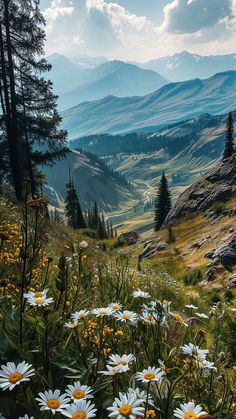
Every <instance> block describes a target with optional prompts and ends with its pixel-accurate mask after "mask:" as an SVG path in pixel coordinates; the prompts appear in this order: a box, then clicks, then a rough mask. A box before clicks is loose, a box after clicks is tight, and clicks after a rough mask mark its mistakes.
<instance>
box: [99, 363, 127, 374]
mask: <svg viewBox="0 0 236 419" xmlns="http://www.w3.org/2000/svg"><path fill="white" fill-rule="evenodd" d="M106 368H107V371H99V374H103V375H111V376H114V375H117V374H122V373H123V372H126V371H128V370H129V366H128V365H115V366H114V365H106Z"/></svg>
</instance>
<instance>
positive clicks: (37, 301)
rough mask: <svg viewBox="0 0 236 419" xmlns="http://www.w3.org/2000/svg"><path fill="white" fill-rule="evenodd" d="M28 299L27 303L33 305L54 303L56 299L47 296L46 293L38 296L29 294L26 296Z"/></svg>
mask: <svg viewBox="0 0 236 419" xmlns="http://www.w3.org/2000/svg"><path fill="white" fill-rule="evenodd" d="M26 300H27V303H28V304H30V305H31V306H48V305H49V304H52V303H53V301H54V300H53V298H51V297H50V298H47V297H46V295H45V296H42V297H38V298H36V297H33V296H29V297H26Z"/></svg>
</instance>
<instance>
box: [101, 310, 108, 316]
mask: <svg viewBox="0 0 236 419" xmlns="http://www.w3.org/2000/svg"><path fill="white" fill-rule="evenodd" d="M100 314H101V316H107V315H108V313H107V311H100Z"/></svg>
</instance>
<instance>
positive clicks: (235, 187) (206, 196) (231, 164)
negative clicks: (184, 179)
mask: <svg viewBox="0 0 236 419" xmlns="http://www.w3.org/2000/svg"><path fill="white" fill-rule="evenodd" d="M235 194H236V154H234V156H232V157H230V158H229V159H225V160H223V161H221V162H219V163H218V164H217V165H216V166H215V167H214V168H213V169H211V170H210V171H209V172H208V173H207V174H206V175H204V176H203V177H202V178H201V179H200V180H198V181H196V182H195V183H193V185H191V186H190V187H189V188H188V189H186V190H185V191H184V192H183V193H182V194H181V195H180V197H179V199H178V200H177V202H176V204H175V206H174V208H173V209H172V210H171V211H170V212H169V214H168V216H167V218H166V221H165V223H170V222H173V221H176V220H178V219H180V218H181V217H183V216H185V215H188V214H197V213H204V212H205V211H206V210H207V209H209V208H210V207H212V206H213V205H214V204H215V203H217V202H227V201H228V200H229V199H230V198H232V197H233V196H235Z"/></svg>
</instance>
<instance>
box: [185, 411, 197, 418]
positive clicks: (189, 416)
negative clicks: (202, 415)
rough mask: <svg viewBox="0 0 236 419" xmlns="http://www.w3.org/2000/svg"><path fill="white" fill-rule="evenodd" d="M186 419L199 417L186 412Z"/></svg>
mask: <svg viewBox="0 0 236 419" xmlns="http://www.w3.org/2000/svg"><path fill="white" fill-rule="evenodd" d="M184 419H197V415H196V413H194V412H186V413H185V414H184Z"/></svg>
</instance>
